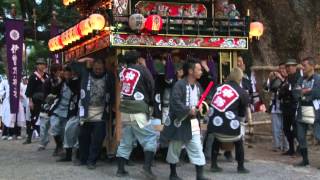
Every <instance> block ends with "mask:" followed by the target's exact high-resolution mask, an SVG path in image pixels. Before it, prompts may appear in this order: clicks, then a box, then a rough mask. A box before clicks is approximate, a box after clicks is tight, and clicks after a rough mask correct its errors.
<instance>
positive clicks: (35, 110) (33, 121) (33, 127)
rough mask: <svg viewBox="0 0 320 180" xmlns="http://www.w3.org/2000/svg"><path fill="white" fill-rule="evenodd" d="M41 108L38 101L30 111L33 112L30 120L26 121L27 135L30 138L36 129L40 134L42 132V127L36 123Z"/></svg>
mask: <svg viewBox="0 0 320 180" xmlns="http://www.w3.org/2000/svg"><path fill="white" fill-rule="evenodd" d="M40 110H41V104H38V103H37V104H34V107H33V110H30V113H31V117H30V121H27V122H26V126H27V129H26V130H27V136H28V139H30V140H31V138H32V133H33V131H34V130H36V131H37V132H38V134H40V127H39V126H38V125H36V123H37V120H38V118H39V114H40Z"/></svg>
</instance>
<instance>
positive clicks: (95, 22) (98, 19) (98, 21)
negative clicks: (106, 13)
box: [89, 14, 106, 31]
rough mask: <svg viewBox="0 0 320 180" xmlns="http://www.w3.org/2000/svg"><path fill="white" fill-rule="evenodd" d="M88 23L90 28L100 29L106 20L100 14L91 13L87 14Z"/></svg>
mask: <svg viewBox="0 0 320 180" xmlns="http://www.w3.org/2000/svg"><path fill="white" fill-rule="evenodd" d="M89 23H90V28H91V30H92V31H93V30H101V29H103V28H104V26H105V24H106V20H105V19H104V17H103V16H102V15H101V14H91V15H90V16H89Z"/></svg>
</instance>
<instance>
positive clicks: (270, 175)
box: [0, 140, 320, 180]
mask: <svg viewBox="0 0 320 180" xmlns="http://www.w3.org/2000/svg"><path fill="white" fill-rule="evenodd" d="M36 149H37V145H36V143H33V144H31V145H22V141H17V140H15V141H0V179H1V180H20V179H22V180H50V179H54V180H59V179H63V180H88V179H90V180H91V179H92V180H93V179H94V180H100V179H101V180H106V179H107V180H109V179H110V180H113V179H114V180H116V179H119V178H117V177H115V171H116V167H115V163H105V162H99V164H98V167H97V169H96V170H88V169H87V168H86V167H76V166H73V165H72V163H57V162H55V158H53V157H52V156H51V154H52V151H53V145H50V147H49V149H48V150H45V151H42V152H37V151H36ZM250 151H253V150H252V149H251V150H249V151H248V153H250ZM255 151H258V150H257V149H255ZM264 158H265V157H264ZM220 165H221V166H222V167H223V168H224V171H223V173H220V174H212V173H210V172H209V171H208V169H209V168H208V167H206V172H205V174H206V175H207V176H208V177H210V178H211V179H226V180H233V179H234V180H242V179H243V180H251V179H252V180H278V179H279V180H300V179H301V180H308V179H310V180H316V179H320V171H319V170H317V169H315V168H294V167H293V166H292V165H288V164H284V163H280V162H275V161H266V160H261V158H260V160H259V158H255V157H250V156H249V162H248V163H247V164H246V166H247V168H248V169H250V171H251V173H250V174H248V175H239V174H237V173H236V163H226V162H221V163H220ZM140 168H141V164H136V165H135V166H133V167H128V168H127V169H128V171H129V172H130V178H127V179H137V180H139V179H142V176H141V174H140ZM154 172H155V174H156V175H158V179H160V180H162V179H168V177H167V176H168V173H169V170H168V166H167V165H166V164H164V163H161V162H157V163H156V165H155V167H154ZM178 174H179V175H180V176H181V177H182V178H183V179H185V180H189V179H190V180H193V179H195V170H194V167H193V166H192V165H190V164H185V165H183V166H181V167H179V168H178Z"/></svg>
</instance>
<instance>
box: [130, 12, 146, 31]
mask: <svg viewBox="0 0 320 180" xmlns="http://www.w3.org/2000/svg"><path fill="white" fill-rule="evenodd" d="M144 23H145V18H144V16H143V15H142V14H132V15H131V16H130V17H129V26H130V28H131V29H132V30H134V31H140V30H142V29H143V28H144Z"/></svg>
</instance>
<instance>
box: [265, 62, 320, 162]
mask: <svg viewBox="0 0 320 180" xmlns="http://www.w3.org/2000/svg"><path fill="white" fill-rule="evenodd" d="M299 66H300V67H299ZM315 66H316V61H315V59H314V58H312V57H307V58H304V59H302V61H301V64H300V65H298V63H297V61H296V60H295V59H288V60H287V62H284V63H280V64H279V68H278V70H277V71H274V72H271V73H270V75H269V78H268V81H267V82H266V89H267V90H269V91H270V92H272V100H271V103H270V108H269V112H270V113H271V114H272V131H273V148H274V151H278V150H282V151H285V152H284V153H283V155H289V156H293V155H295V154H296V153H298V154H300V155H301V156H302V161H301V162H299V163H298V164H296V166H303V167H304V166H308V165H309V159H308V148H307V138H306V135H307V130H308V129H310V128H312V129H313V135H314V137H315V138H316V139H318V140H319V130H320V129H319V123H320V122H319V112H320V111H319V103H320V101H319V99H320V96H319V95H320V91H319V86H320V81H319V77H320V76H319V75H318V74H317V73H316V72H315ZM283 134H284V136H285V138H283V137H284V136H283ZM295 144H297V147H295Z"/></svg>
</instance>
